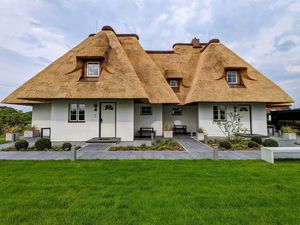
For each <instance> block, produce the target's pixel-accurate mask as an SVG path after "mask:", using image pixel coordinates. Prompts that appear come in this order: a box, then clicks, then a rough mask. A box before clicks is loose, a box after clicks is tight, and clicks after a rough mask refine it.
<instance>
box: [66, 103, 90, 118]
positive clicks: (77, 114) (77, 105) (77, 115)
mask: <svg viewBox="0 0 300 225" xmlns="http://www.w3.org/2000/svg"><path fill="white" fill-rule="evenodd" d="M71 105H76V119H75V120H72V119H71ZM80 105H81V106H83V109H84V110H83V112H84V114H83V116H84V120H80V119H79V109H80ZM68 113H69V120H68V121H69V123H84V122H85V119H86V105H85V104H84V103H70V104H69V112H68Z"/></svg>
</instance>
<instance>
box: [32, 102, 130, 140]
mask: <svg viewBox="0 0 300 225" xmlns="http://www.w3.org/2000/svg"><path fill="white" fill-rule="evenodd" d="M101 102H115V103H116V136H117V137H120V138H121V139H122V140H123V141H132V140H133V130H134V126H133V118H134V113H133V112H134V109H133V100H118V101H116V100H114V101H109V100H105V101H102V100H101ZM70 103H81V104H85V122H69V104H70ZM95 105H96V106H97V107H96V111H95ZM99 105H100V100H78V101H75V100H73V101H53V102H52V103H51V104H43V105H34V106H33V116H32V124H33V125H34V126H36V127H38V128H49V127H50V128H51V140H52V141H87V140H88V139H91V138H94V137H99V132H100V127H99V125H100V122H99V121H100V114H99Z"/></svg>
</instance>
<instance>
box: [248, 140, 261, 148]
mask: <svg viewBox="0 0 300 225" xmlns="http://www.w3.org/2000/svg"><path fill="white" fill-rule="evenodd" d="M248 147H249V148H258V147H259V144H258V143H257V142H256V141H249V142H248Z"/></svg>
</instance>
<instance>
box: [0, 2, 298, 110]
mask: <svg viewBox="0 0 300 225" xmlns="http://www.w3.org/2000/svg"><path fill="white" fill-rule="evenodd" d="M0 11H1V14H0V30H1V35H0V99H3V98H4V97H5V96H7V95H8V94H9V93H10V92H11V91H13V90H14V89H16V88H17V87H18V86H19V85H21V84H22V83H23V82H24V81H26V80H28V79H29V78H31V77H32V76H33V75H35V74H36V73H37V72H39V71H40V70H42V69H43V68H44V67H46V66H47V65H48V64H49V63H51V62H52V61H54V60H55V59H57V58H58V57H59V56H61V55H62V54H64V53H65V52H66V51H68V50H69V49H70V48H72V47H73V46H75V45H76V44H78V43H79V42H80V41H82V40H83V39H84V38H86V37H87V36H88V34H90V33H94V32H95V31H96V30H100V29H101V27H102V26H103V25H111V26H112V27H113V28H114V29H115V31H116V32H118V33H137V34H138V35H139V37H140V42H141V44H142V45H143V47H144V48H145V49H165V50H169V49H171V47H172V44H173V43H174V42H190V41H191V39H192V38H194V37H199V38H200V40H201V41H202V42H206V41H208V40H209V38H215V37H216V38H219V39H220V40H221V42H222V43H224V44H225V45H227V46H228V47H230V48H231V49H232V50H233V51H235V52H236V53H238V54H239V55H240V56H241V57H242V58H244V59H245V60H246V61H248V62H249V63H250V64H252V65H253V66H254V67H256V68H257V69H258V70H260V71H261V72H262V73H264V74H265V75H266V76H267V77H269V78H271V79H272V80H273V81H274V82H275V83H276V84H278V85H279V86H280V87H282V88H283V89H284V90H286V91H287V92H288V93H289V94H290V95H291V96H292V97H293V98H294V100H295V104H294V105H293V107H300V1H297V0H281V1H279V0H277V1H276V0H243V1H234V0H223V1H222V0H214V1H213V0H203V1H202V0H199V1H194V0H189V1H186V0H172V1H171V0H150V1H146V0H135V1H124V0H109V1H105V0H101V1H100V0H99V1H97V0H77V1H75V0H52V1H50V0H49V1H45V0H30V1H29V0H0ZM96 21H97V22H96ZM96 24H98V27H97V26H96ZM19 108H20V109H25V110H29V109H30V108H28V107H27V108H26V107H25V108H24V107H19Z"/></svg>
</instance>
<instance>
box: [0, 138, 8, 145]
mask: <svg viewBox="0 0 300 225" xmlns="http://www.w3.org/2000/svg"><path fill="white" fill-rule="evenodd" d="M5 143H7V141H6V140H5V138H1V137H0V145H1V144H5Z"/></svg>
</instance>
